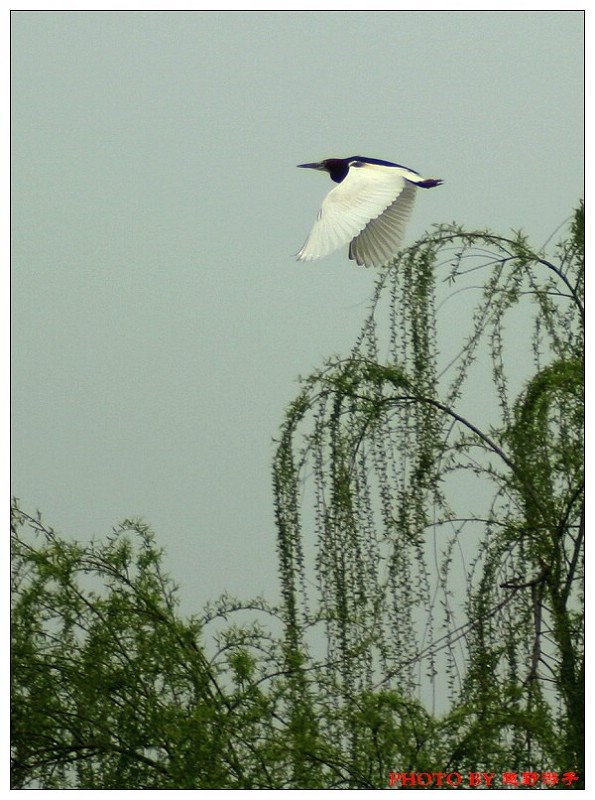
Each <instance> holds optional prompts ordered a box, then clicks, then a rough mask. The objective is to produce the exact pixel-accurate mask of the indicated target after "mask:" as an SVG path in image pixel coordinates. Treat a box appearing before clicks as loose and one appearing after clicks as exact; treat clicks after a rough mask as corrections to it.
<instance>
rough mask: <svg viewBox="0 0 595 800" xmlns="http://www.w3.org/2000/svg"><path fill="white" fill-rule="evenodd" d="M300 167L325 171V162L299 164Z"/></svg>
mask: <svg viewBox="0 0 595 800" xmlns="http://www.w3.org/2000/svg"><path fill="white" fill-rule="evenodd" d="M298 167H303V168H304V169H325V166H324V161H317V162H316V163H315V164H298Z"/></svg>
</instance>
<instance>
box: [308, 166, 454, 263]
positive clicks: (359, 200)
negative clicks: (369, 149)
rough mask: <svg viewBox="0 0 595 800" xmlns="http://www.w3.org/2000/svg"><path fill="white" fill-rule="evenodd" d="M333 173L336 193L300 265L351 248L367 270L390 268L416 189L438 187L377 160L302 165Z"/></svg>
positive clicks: (328, 199)
mask: <svg viewBox="0 0 595 800" xmlns="http://www.w3.org/2000/svg"><path fill="white" fill-rule="evenodd" d="M298 166H300V167H306V168H308V169H320V170H324V171H326V172H328V173H329V174H330V176H331V178H332V180H333V181H335V183H338V184H339V185H338V186H335V188H334V189H331V191H330V192H329V193H328V194H327V196H326V197H325V198H324V200H323V202H322V206H321V208H320V211H319V212H318V214H317V216H316V221H315V223H314V225H313V226H312V230H311V231H310V235H309V236H308V238H307V239H306V242H305V244H304V246H303V247H302V249H301V250H300V251H299V253H297V256H296V257H297V259H298V261H314V260H315V259H317V258H322V257H323V256H327V255H329V253H332V252H333V251H334V250H337V249H338V248H339V247H342V246H343V245H345V244H349V258H351V259H354V260H355V261H357V263H358V264H360V265H363V266H366V267H377V266H380V265H381V264H385V263H386V262H387V261H388V260H389V259H391V258H392V257H393V256H394V255H395V254H396V252H397V250H398V249H399V246H400V244H401V241H402V239H403V235H404V233H405V226H406V224H407V220H408V219H409V216H410V214H411V209H412V208H413V201H414V200H415V193H416V190H417V187H418V186H420V187H421V188H422V189H431V188H432V187H434V186H439V185H440V184H441V183H442V180H440V179H439V178H422V176H421V175H420V174H419V173H418V172H415V171H414V170H412V169H408V168H407V167H403V166H401V165H400V164H393V163H392V162H391V161H381V160H380V159H378V158H366V157H365V156H352V157H351V158H327V159H325V160H324V161H319V162H317V163H315V164H298Z"/></svg>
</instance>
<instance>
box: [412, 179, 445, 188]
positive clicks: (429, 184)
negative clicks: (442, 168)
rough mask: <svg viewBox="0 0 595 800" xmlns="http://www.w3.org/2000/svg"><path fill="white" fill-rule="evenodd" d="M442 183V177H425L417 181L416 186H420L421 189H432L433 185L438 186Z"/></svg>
mask: <svg viewBox="0 0 595 800" xmlns="http://www.w3.org/2000/svg"><path fill="white" fill-rule="evenodd" d="M441 183H444V181H443V180H442V178H425V179H424V180H423V181H417V182H416V184H415V185H416V186H421V188H422V189H433V188H434V186H440V184H441Z"/></svg>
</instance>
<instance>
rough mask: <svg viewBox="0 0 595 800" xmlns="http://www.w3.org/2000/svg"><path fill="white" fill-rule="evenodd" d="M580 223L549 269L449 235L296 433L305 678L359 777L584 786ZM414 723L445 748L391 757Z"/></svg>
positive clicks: (295, 554)
mask: <svg viewBox="0 0 595 800" xmlns="http://www.w3.org/2000/svg"><path fill="white" fill-rule="evenodd" d="M583 219H584V217H583V209H582V205H581V207H580V208H579V209H578V210H577V211H576V212H575V214H574V216H573V218H572V222H571V224H570V226H569V230H568V231H567V233H566V235H565V237H564V238H563V240H562V241H561V242H560V243H559V244H558V245H557V246H556V247H555V248H554V252H553V254H552V255H551V256H550V257H548V256H547V255H546V254H545V252H542V251H541V250H536V249H533V248H532V247H531V246H530V245H529V243H528V241H527V240H526V238H525V237H524V236H523V235H521V234H520V233H515V234H513V235H512V236H510V237H505V236H498V235H495V234H493V233H491V232H488V231H478V232H466V231H465V230H463V229H462V228H459V227H457V226H455V225H450V226H441V227H438V228H437V229H436V230H435V232H434V233H432V234H431V235H428V236H426V237H424V238H423V239H422V240H420V241H419V242H418V243H417V244H416V245H414V246H413V247H411V248H409V249H408V250H406V251H404V252H403V253H402V254H401V256H400V257H399V258H398V260H396V261H395V262H394V263H393V264H392V265H389V266H388V267H387V268H386V269H384V270H383V271H382V272H381V274H380V276H379V278H378V280H377V283H376V289H375V293H374V295H373V300H372V304H371V309H370V312H369V314H368V316H367V319H366V321H365V324H364V326H363V329H362V331H361V335H360V336H359V338H358V340H357V342H356V343H355V346H354V347H353V350H352V352H351V353H350V355H349V356H348V357H347V358H333V359H331V360H329V361H328V362H327V363H326V364H325V365H324V366H323V367H322V369H320V370H319V371H317V372H316V373H315V374H313V375H312V376H311V377H310V378H308V379H307V380H305V381H304V384H303V387H302V391H301V393H300V395H299V397H297V399H296V400H295V401H294V402H293V404H292V405H291V407H290V408H289V410H288V412H287V415H286V419H285V422H284V425H283V428H282V431H281V436H280V438H279V441H278V447H277V451H276V458H275V464H274V484H275V492H276V513H277V523H278V548H279V555H280V565H281V580H282V586H283V598H284V611H285V620H286V630H287V647H288V656H287V657H288V659H289V663H292V662H291V659H292V658H293V664H292V665H293V667H294V671H293V674H294V676H295V688H296V696H297V697H299V696H303V694H304V692H305V691H307V689H308V687H309V686H311V684H312V677H311V674H312V673H311V672H309V671H306V670H305V669H300V668H299V660H300V658H302V657H303V655H302V654H303V653H304V651H306V650H307V651H309V652H310V654H311V658H312V659H313V660H314V661H315V662H317V663H318V667H319V668H318V670H317V671H316V681H317V691H318V695H317V700H318V703H319V706H320V708H322V707H324V708H325V712H324V713H320V710H319V717H318V722H317V725H318V727H317V732H318V735H319V736H320V737H321V738H322V739H324V741H327V742H333V743H334V744H335V746H336V747H337V749H338V750H339V751H341V752H342V753H343V754H344V755H345V758H346V759H347V760H348V761H349V763H350V764H351V767H352V770H353V771H355V772H357V773H358V774H359V775H361V774H363V771H365V770H368V773H369V769H370V767H369V765H370V763H371V762H372V761H376V762H377V772H378V775H379V776H380V775H383V776H384V780H386V775H387V769H388V768H391V764H392V765H393V766H394V765H397V766H400V767H402V768H405V769H407V768H408V769H414V770H415V769H418V770H419V769H425V770H427V769H432V763H431V759H432V758H434V759H435V758H437V757H439V758H440V759H441V762H440V763H436V762H435V761H434V763H433V766H434V768H436V769H440V770H442V771H444V770H449V769H451V770H452V769H461V770H462V771H465V770H466V771H468V770H469V769H470V768H474V767H475V768H481V767H484V768H487V769H489V770H491V771H494V772H500V773H502V772H504V771H511V770H512V771H515V770H516V771H519V772H522V771H536V772H537V773H540V772H541V771H542V770H544V769H558V770H560V771H567V770H571V771H573V770H575V771H577V772H578V774H579V775H580V776H582V774H583V772H582V766H583V762H582V758H583V734H582V725H583V663H584V661H583V629H582V620H583V613H582V612H583V582H582V581H583V539H584V526H583V495H584V493H583V443H582V442H583V439H582V437H583V348H584V341H583V336H584V297H583V269H584V249H583V232H584V231H583V225H584V223H583ZM296 665H297V666H296ZM411 703H416V704H417V705H416V713H417V714H418V715H419V713H420V708H422V707H425V709H426V710H427V711H429V712H430V713H431V714H433V715H435V721H434V723H433V724H434V727H433V733H432V734H430V733H428V730H427V728H426V730H425V732H424V734H423V735H420V736H419V737H417V739H416V741H417V744H418V748H417V750H416V749H415V747H413V748H410V749H409V751H407V750H403V748H401V749H400V750H399V748H398V746H397V745H396V744H395V741H396V740H395V736H394V735H393V736H392V738H391V736H388V738H387V737H386V736H385V738H384V742H385V746H384V747H381V746H380V745H379V738H378V736H379V735H380V734H379V732H381V731H382V730H385V731H386V730H387V728H389V727H391V726H392V727H393V728H395V729H396V730H399V729H402V726H403V725H404V724H405V723H404V722H403V720H405V718H406V716H407V709H408V708H410V707H411V706H410V705H408V704H411ZM299 707H300V706H299V700H298V701H297V702H296V714H297V715H299ZM364 718H365V719H367V720H368V722H369V725H368V727H367V729H366V734H365V735H364V734H363V733H362V726H361V720H362V719H364ZM374 719H376V722H377V726H376V728H374V724H373V721H374ZM413 728H415V726H413ZM374 730H375V731H376V733H377V734H378V736H376V738H375V739H374V738H373V737H372V738H371V731H372V732H373V731H374ZM410 730H411V726H410ZM393 733H394V731H393ZM431 736H433V737H434V739H435V742H436V747H434V749H433V755H429V754H425V755H424V754H423V746H422V745H423V742H424V741H427V739H428V738H430V737H431ZM437 754H439V756H438V755H437ZM424 759H425V760H424ZM428 759H429V761H428ZM364 762H365V763H364ZM366 764H367V765H368V766H366ZM379 780H382V778H380V777H379ZM356 782H357V781H356ZM579 784H580V781H579ZM352 785H355V783H354V784H352ZM360 785H361V784H360ZM380 785H382V783H381V784H380Z"/></svg>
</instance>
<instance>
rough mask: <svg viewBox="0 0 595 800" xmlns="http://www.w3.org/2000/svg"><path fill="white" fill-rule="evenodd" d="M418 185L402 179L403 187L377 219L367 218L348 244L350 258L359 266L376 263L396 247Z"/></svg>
mask: <svg viewBox="0 0 595 800" xmlns="http://www.w3.org/2000/svg"><path fill="white" fill-rule="evenodd" d="M416 193H417V187H416V186H415V184H414V183H410V182H409V181H408V180H405V186H404V187H403V191H402V192H401V194H400V195H399V196H398V197H397V199H396V200H395V201H394V202H393V203H391V205H390V206H389V207H388V208H387V209H386V210H385V211H384V212H383V213H382V214H381V215H380V216H379V217H376V219H373V220H370V222H368V224H367V225H366V227H365V228H364V229H363V231H362V232H361V233H360V234H359V235H358V236H356V237H355V239H353V241H352V242H351V244H350V245H349V258H352V259H354V260H355V261H356V262H357V263H358V264H359V265H360V266H364V267H379V266H381V265H382V264H386V262H387V261H389V260H390V259H391V258H393V256H394V255H395V254H396V252H397V251H398V249H399V247H400V246H401V242H402V241H403V237H404V236H405V227H406V225H407V222H408V220H409V217H410V216H411V211H412V209H413V203H414V201H415V195H416Z"/></svg>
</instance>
